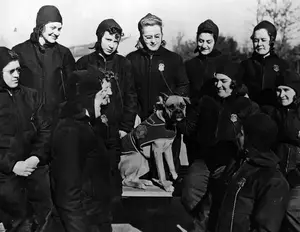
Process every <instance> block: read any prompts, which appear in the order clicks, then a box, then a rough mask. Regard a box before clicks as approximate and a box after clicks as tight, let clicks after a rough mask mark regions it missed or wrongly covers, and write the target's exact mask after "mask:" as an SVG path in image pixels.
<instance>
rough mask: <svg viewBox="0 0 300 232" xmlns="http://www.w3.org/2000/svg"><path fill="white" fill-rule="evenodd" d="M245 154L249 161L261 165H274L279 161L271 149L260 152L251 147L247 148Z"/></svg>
mask: <svg viewBox="0 0 300 232" xmlns="http://www.w3.org/2000/svg"><path fill="white" fill-rule="evenodd" d="M246 156H247V158H246V159H247V161H248V162H249V163H252V164H255V165H258V166H262V167H276V166H277V164H278V163H279V161H280V159H279V157H278V156H277V155H276V154H275V153H274V152H273V151H271V150H270V151H267V152H262V151H258V150H257V149H255V148H253V147H251V148H249V149H248V150H247V154H246Z"/></svg>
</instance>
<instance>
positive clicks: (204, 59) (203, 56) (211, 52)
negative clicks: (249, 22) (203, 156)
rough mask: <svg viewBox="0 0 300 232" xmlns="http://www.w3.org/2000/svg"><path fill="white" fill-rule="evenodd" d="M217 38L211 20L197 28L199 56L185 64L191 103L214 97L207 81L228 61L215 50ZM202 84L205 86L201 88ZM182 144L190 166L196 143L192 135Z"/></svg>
mask: <svg viewBox="0 0 300 232" xmlns="http://www.w3.org/2000/svg"><path fill="white" fill-rule="evenodd" d="M218 36H219V28H218V26H217V25H216V24H215V23H214V22H213V21H212V20H210V19H208V20H206V21H204V22H202V23H201V24H200V25H199V26H198V30H197V35H196V42H197V47H196V49H195V52H198V53H199V54H198V56H196V57H195V58H192V59H191V60H188V61H186V62H185V67H186V73H187V77H188V80H189V82H190V86H189V89H190V95H189V96H190V99H191V101H192V102H194V101H198V100H199V99H200V96H203V95H205V94H207V95H215V90H214V89H211V88H210V87H211V86H213V85H210V84H211V83H209V82H207V81H208V80H212V79H213V77H214V73H215V71H216V67H217V66H218V65H220V64H222V63H224V62H226V61H228V60H229V57H228V56H226V55H223V54H222V53H221V52H220V51H218V50H217V49H215V45H216V43H217V40H218ZM204 83H207V84H206V86H204V87H203V84H204ZM184 142H185V144H186V148H187V156H188V161H189V164H192V163H193V161H194V160H195V159H196V158H197V154H198V152H197V141H196V140H195V137H194V136H193V135H192V136H185V137H184Z"/></svg>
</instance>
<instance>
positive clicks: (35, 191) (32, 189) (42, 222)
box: [26, 165, 53, 230]
mask: <svg viewBox="0 0 300 232" xmlns="http://www.w3.org/2000/svg"><path fill="white" fill-rule="evenodd" d="M26 180H27V184H26V188H27V192H28V195H27V197H28V201H29V203H30V205H31V206H32V208H33V213H34V219H35V222H36V223H37V224H38V226H39V228H40V230H41V229H42V228H45V227H46V226H47V224H48V220H49V219H50V217H49V216H50V214H51V212H52V208H53V203H52V197H51V190H50V177H49V166H48V165H45V166H38V167H37V169H36V170H35V171H34V172H33V173H32V174H31V175H30V176H28V177H27V178H26Z"/></svg>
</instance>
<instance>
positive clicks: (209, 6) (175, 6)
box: [0, 0, 256, 52]
mask: <svg viewBox="0 0 300 232" xmlns="http://www.w3.org/2000/svg"><path fill="white" fill-rule="evenodd" d="M0 2H1V9H0V22H1V24H0V45H6V46H8V47H11V46H13V45H15V44H17V43H20V42H23V41H24V40H26V39H28V38H29V35H30V33H31V32H32V29H33V27H34V26H35V19H36V13H37V11H38V9H39V8H40V7H41V6H43V5H46V4H48V5H49V4H50V5H55V6H57V7H58V8H59V10H60V12H61V15H62V17H63V30H62V34H61V36H60V38H59V42H60V43H61V44H63V45H65V46H71V45H79V44H87V43H90V42H94V41H95V40H96V36H95V31H96V28H97V26H98V24H99V23H100V22H101V21H102V20H103V19H106V18H114V19H115V20H116V21H117V22H118V23H119V24H120V25H121V27H122V28H123V30H124V33H125V35H126V36H130V39H128V41H127V42H126V43H125V41H124V44H121V45H120V48H119V50H120V51H121V52H122V51H123V52H127V51H128V50H133V49H134V43H135V41H136V40H137V38H138V36H139V35H138V30H137V23H138V21H139V20H140V18H142V17H143V16H144V15H146V14H147V13H149V12H150V13H152V14H156V15H157V16H159V17H161V18H162V20H163V23H164V37H165V39H166V41H167V43H168V44H169V46H171V44H172V39H173V38H175V37H176V35H177V33H178V32H183V33H184V34H185V38H186V39H194V37H195V33H196V29H197V27H198V25H199V23H201V22H202V21H204V20H206V19H208V18H210V19H212V20H213V21H214V22H215V23H216V24H217V25H218V26H219V29H220V32H221V33H222V34H224V35H232V36H234V38H235V39H236V40H237V41H238V42H239V43H244V42H245V41H247V40H249V36H250V33H251V29H252V24H253V23H255V10H256V0H0ZM122 45H123V46H122Z"/></svg>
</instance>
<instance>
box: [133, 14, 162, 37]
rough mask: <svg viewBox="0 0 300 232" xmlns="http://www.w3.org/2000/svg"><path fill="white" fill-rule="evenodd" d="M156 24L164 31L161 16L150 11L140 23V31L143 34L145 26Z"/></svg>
mask: <svg viewBox="0 0 300 232" xmlns="http://www.w3.org/2000/svg"><path fill="white" fill-rule="evenodd" d="M154 25H157V26H159V27H160V28H161V31H162V27H163V23H162V20H161V18H159V17H157V16H156V15H153V14H150V13H148V14H147V15H146V16H144V17H143V18H142V19H141V20H140V21H139V23H138V29H139V32H140V33H141V34H142V32H143V28H144V27H146V26H154Z"/></svg>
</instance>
